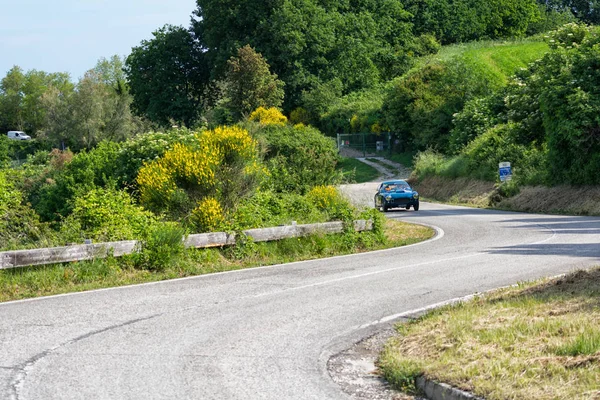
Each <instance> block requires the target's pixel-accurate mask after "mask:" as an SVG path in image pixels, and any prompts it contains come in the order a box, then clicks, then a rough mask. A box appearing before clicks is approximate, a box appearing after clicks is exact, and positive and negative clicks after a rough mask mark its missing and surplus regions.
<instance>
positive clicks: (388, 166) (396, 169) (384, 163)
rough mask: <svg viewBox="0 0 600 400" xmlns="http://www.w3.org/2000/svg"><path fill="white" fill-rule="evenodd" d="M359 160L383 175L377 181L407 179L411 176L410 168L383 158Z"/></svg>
mask: <svg viewBox="0 0 600 400" xmlns="http://www.w3.org/2000/svg"><path fill="white" fill-rule="evenodd" d="M357 160H358V161H360V162H362V163H364V164H367V165H368V166H370V167H373V168H375V169H376V170H377V171H378V172H379V173H380V174H381V176H380V177H379V178H378V179H377V181H381V180H385V179H407V178H408V177H409V176H410V174H411V170H410V169H409V168H406V167H405V166H404V165H402V164H398V163H396V162H394V161H391V160H388V159H386V158H383V157H368V158H357ZM374 160H377V161H374Z"/></svg>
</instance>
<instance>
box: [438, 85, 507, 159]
mask: <svg viewBox="0 0 600 400" xmlns="http://www.w3.org/2000/svg"><path fill="white" fill-rule="evenodd" d="M503 106H504V101H503V99H502V98H499V96H488V97H478V98H474V99H471V100H469V101H467V102H466V103H465V106H464V107H463V109H462V110H461V111H459V112H458V113H456V114H454V116H453V118H452V125H453V127H452V130H451V131H450V146H449V150H450V152H452V153H458V152H460V151H461V150H462V148H463V147H464V146H466V145H467V144H468V143H469V142H470V141H472V140H473V139H475V138H476V137H477V136H480V135H482V134H483V133H484V132H486V131H487V130H488V129H490V128H491V127H493V126H494V125H496V124H497V123H498V122H499V120H498V116H499V111H500V110H502V108H503Z"/></svg>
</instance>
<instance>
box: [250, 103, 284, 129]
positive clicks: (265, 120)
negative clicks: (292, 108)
mask: <svg viewBox="0 0 600 400" xmlns="http://www.w3.org/2000/svg"><path fill="white" fill-rule="evenodd" d="M248 119H249V120H250V121H256V122H259V123H260V124H262V125H278V126H284V125H285V124H286V123H287V117H286V116H285V115H283V114H282V113H281V111H279V110H278V109H276V108H275V107H271V108H269V109H267V108H264V107H258V108H257V109H256V110H254V111H253V112H252V114H250V117H249V118H248Z"/></svg>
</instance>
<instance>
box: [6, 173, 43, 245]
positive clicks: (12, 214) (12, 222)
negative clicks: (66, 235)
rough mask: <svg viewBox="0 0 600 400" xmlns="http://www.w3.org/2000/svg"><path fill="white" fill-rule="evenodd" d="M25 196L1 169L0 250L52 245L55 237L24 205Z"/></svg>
mask: <svg viewBox="0 0 600 400" xmlns="http://www.w3.org/2000/svg"><path fill="white" fill-rule="evenodd" d="M23 202H24V199H23V194H22V193H21V192H20V191H19V190H18V189H16V188H15V186H14V185H13V184H12V183H11V182H10V180H9V179H8V170H3V169H0V249H5V250H8V249H10V248H14V247H22V246H31V245H34V244H38V245H42V246H44V245H48V244H51V243H52V242H53V241H54V239H55V237H54V236H55V235H53V233H52V232H51V231H50V230H49V229H48V227H47V226H46V225H45V224H43V223H40V221H39V217H38V216H37V214H36V213H35V212H34V211H33V210H32V209H31V208H30V207H29V205H27V204H24V203H23Z"/></svg>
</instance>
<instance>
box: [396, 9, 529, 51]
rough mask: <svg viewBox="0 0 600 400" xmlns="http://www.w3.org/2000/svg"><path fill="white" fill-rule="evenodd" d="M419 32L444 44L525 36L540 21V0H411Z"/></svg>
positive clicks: (416, 28)
mask: <svg viewBox="0 0 600 400" xmlns="http://www.w3.org/2000/svg"><path fill="white" fill-rule="evenodd" d="M404 4H405V6H406V9H407V10H408V11H409V12H410V13H411V14H412V15H413V16H414V18H413V22H414V25H415V32H416V33H432V34H434V35H435V36H436V37H437V38H438V39H439V40H440V41H441V42H442V43H443V44H448V43H457V42H467V41H470V40H478V39H483V38H487V39H497V38H509V37H518V36H524V35H525V33H526V32H527V29H528V27H529V25H530V24H532V23H535V22H537V21H538V19H539V18H540V17H539V7H538V5H537V2H536V0H486V1H482V0H407V1H406V2H405V3H404Z"/></svg>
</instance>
